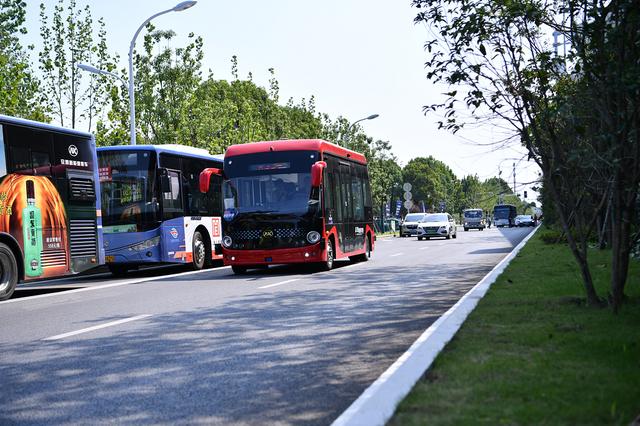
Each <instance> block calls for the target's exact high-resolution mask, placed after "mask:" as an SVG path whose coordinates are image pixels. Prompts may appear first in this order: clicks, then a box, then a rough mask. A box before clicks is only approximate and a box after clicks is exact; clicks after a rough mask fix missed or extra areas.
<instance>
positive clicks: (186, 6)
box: [129, 1, 197, 145]
mask: <svg viewBox="0 0 640 426" xmlns="http://www.w3.org/2000/svg"><path fill="white" fill-rule="evenodd" d="M196 3H197V1H183V2H181V3H178V4H177V5H175V6H174V7H172V8H171V9H167V10H163V11H162V12H158V13H156V14H155V15H152V16H150V17H149V18H147V20H146V21H144V22H143V23H142V25H140V27H138V30H137V31H136V33H135V34H134V35H133V39H131V44H130V45H129V110H130V118H129V126H130V129H129V132H130V133H131V145H135V144H136V103H135V98H134V94H133V49H134V47H135V45H136V38H137V37H138V34H140V31H142V29H143V28H144V27H145V25H147V24H148V23H149V22H151V20H152V19H154V18H157V17H158V16H160V15H164V14H165V13H169V12H182V11H183V10H187V9H189V8H190V7H193V6H194V5H195V4H196Z"/></svg>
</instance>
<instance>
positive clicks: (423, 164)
mask: <svg viewBox="0 0 640 426" xmlns="http://www.w3.org/2000/svg"><path fill="white" fill-rule="evenodd" d="M402 176H403V179H404V181H405V182H409V183H410V184H411V185H412V189H411V193H412V195H413V200H414V202H415V203H416V204H418V203H420V202H424V204H425V206H426V208H427V210H433V211H439V210H440V203H442V202H444V204H445V209H446V210H447V211H449V212H459V211H460V204H459V197H458V179H457V178H456V175H455V174H454V173H453V171H452V170H451V169H450V168H449V167H448V166H447V165H446V164H444V163H443V162H442V161H439V160H436V159H435V158H433V157H432V156H429V157H426V158H425V157H417V158H414V159H412V160H411V161H409V163H407V165H406V166H405V167H404V169H402Z"/></svg>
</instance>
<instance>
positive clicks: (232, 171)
mask: <svg viewBox="0 0 640 426" xmlns="http://www.w3.org/2000/svg"><path fill="white" fill-rule="evenodd" d="M317 160H318V154H317V153H315V152H307V151H290V152H267V153H258V154H247V155H242V156H237V157H233V158H230V159H226V160H225V166H224V168H225V175H226V177H227V179H226V180H225V182H224V184H223V192H224V198H225V199H224V208H225V210H229V209H235V210H236V211H237V212H238V213H305V212H307V211H308V210H309V208H310V194H311V165H312V164H313V163H314V162H316V161H317Z"/></svg>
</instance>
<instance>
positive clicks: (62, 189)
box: [0, 115, 104, 300]
mask: <svg viewBox="0 0 640 426" xmlns="http://www.w3.org/2000/svg"><path fill="white" fill-rule="evenodd" d="M101 228H102V224H101V219H100V188H99V185H98V168H97V159H96V145H95V141H94V138H93V135H91V134H90V133H84V132H79V131H77V130H72V129H65V128H63V127H57V126H52V125H49V124H44V123H38V122H35V121H29V120H23V119H20V118H15V117H9V116H5V115H0V300H6V299H8V298H10V297H11V295H12V294H13V292H14V290H15V288H16V285H17V284H18V282H19V281H30V280H31V281H33V280H40V279H42V278H54V277H61V276H65V275H71V274H77V273H79V272H83V271H86V270H88V269H91V268H94V267H96V266H98V265H100V264H102V263H104V251H103V250H102V230H101Z"/></svg>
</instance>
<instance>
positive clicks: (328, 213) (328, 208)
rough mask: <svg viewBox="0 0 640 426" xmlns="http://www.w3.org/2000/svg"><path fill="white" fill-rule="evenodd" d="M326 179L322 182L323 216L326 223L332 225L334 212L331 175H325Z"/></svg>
mask: <svg viewBox="0 0 640 426" xmlns="http://www.w3.org/2000/svg"><path fill="white" fill-rule="evenodd" d="M326 176H327V179H326V181H325V182H324V185H323V189H324V216H325V217H326V218H327V223H333V221H334V220H335V217H334V216H335V211H334V207H333V193H334V190H333V188H334V186H333V173H327V174H326Z"/></svg>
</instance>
